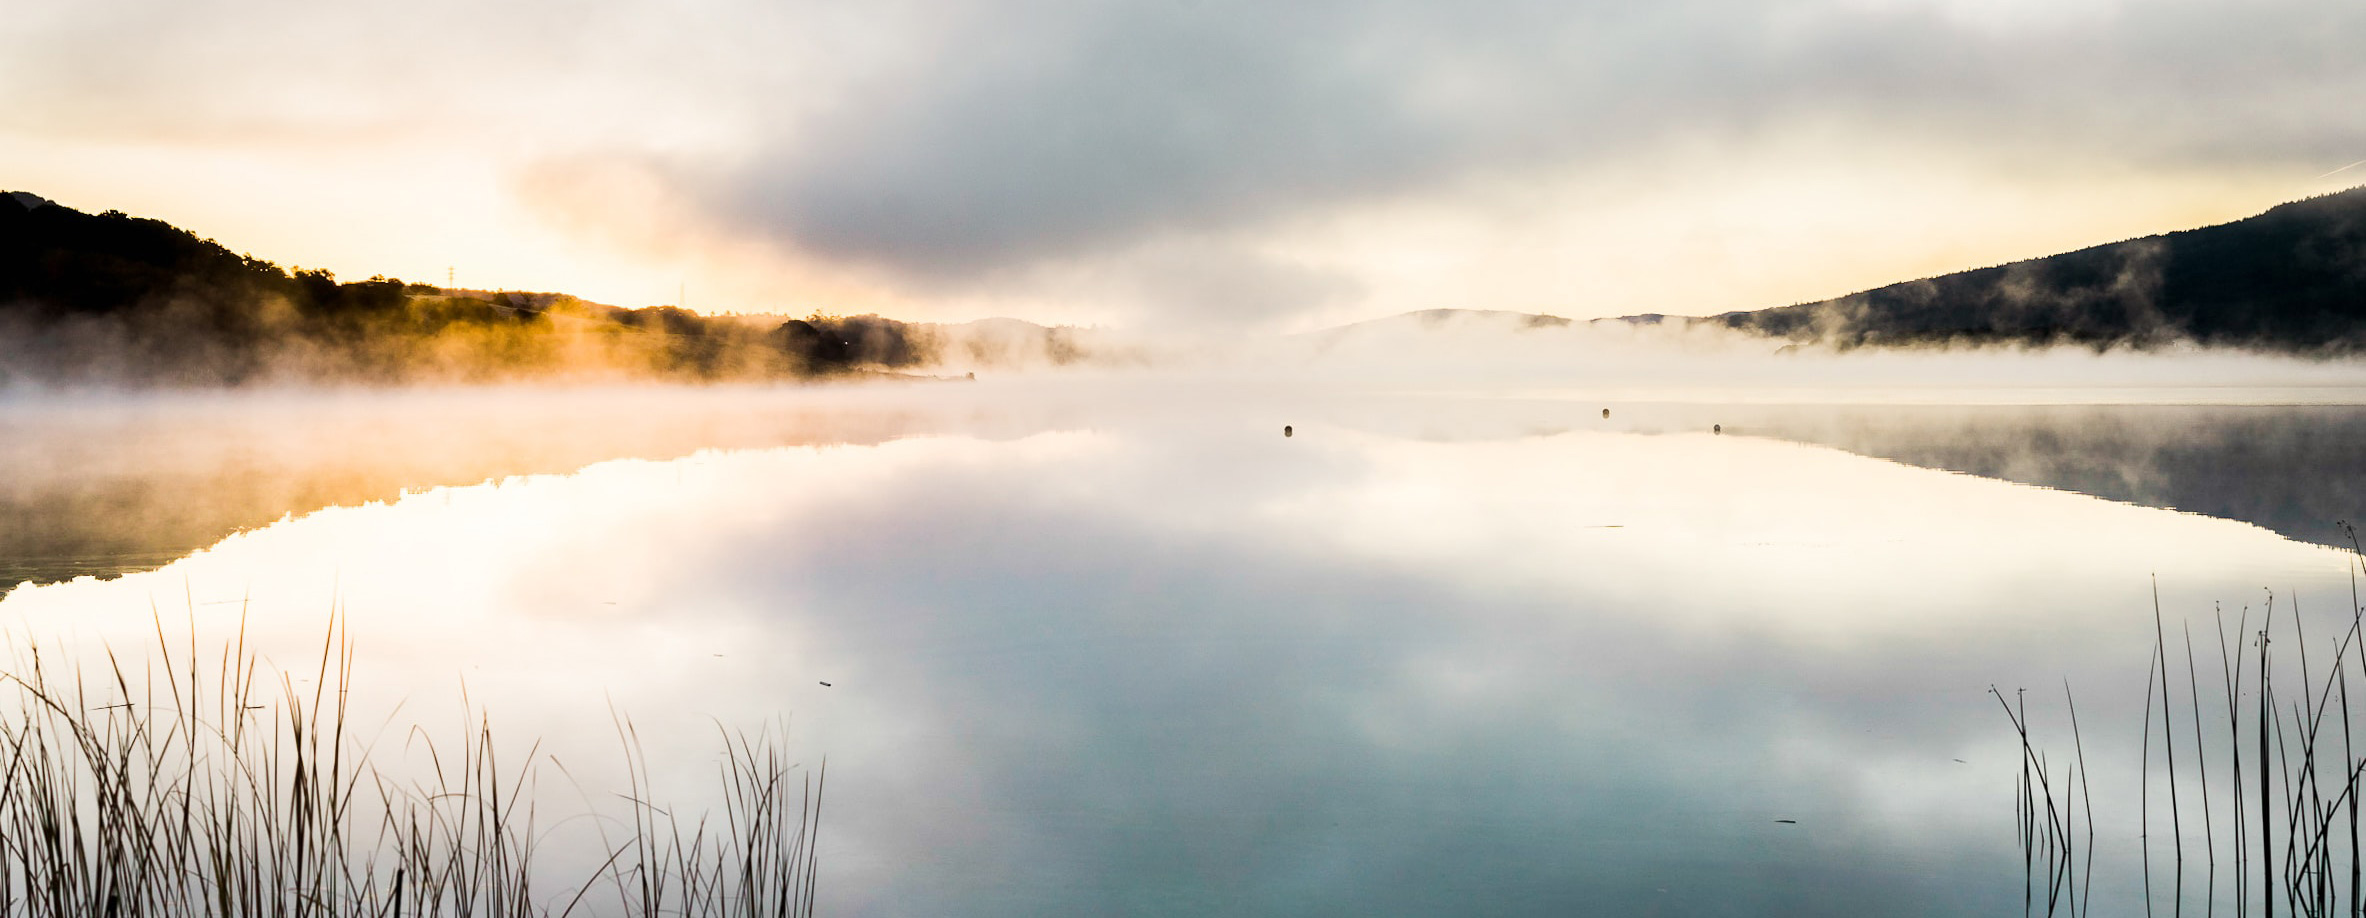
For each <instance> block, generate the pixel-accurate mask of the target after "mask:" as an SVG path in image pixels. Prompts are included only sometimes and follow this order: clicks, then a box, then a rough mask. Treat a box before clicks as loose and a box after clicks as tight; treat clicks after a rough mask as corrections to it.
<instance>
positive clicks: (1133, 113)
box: [709, 0, 2366, 279]
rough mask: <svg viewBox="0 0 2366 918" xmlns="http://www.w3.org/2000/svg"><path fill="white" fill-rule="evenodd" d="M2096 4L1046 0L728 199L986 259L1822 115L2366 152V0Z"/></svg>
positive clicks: (964, 268) (864, 108) (872, 250)
mask: <svg viewBox="0 0 2366 918" xmlns="http://www.w3.org/2000/svg"><path fill="white" fill-rule="evenodd" d="M2009 6H2011V5H2008V7H2009ZM2073 6H2074V7H2075V6H2076V5H2073ZM2075 13H2076V14H2075V15H2073V14H2059V15H2051V16H2049V15H2046V14H2044V12H2043V10H2042V8H2035V7H2025V8H2022V12H2021V13H2020V14H2018V15H2006V14H2003V13H1996V14H1986V15H1982V14H1979V13H1978V12H1977V11H1976V10H1971V9H1968V8H1967V9H1963V10H1958V9H1952V8H1949V7H1947V6H1943V5H1928V4H1911V5H1910V4H1888V5H1879V6H1875V5H1866V4H1832V3H1823V4H1791V5H1785V6H1779V7H1778V6H1775V5H1771V4H1762V3H1733V2H1721V0H1689V2H1676V3H1667V4H1653V5H1649V6H1646V7H1636V6H1633V5H1629V4H1607V3H1594V4H1577V5H1572V4H1564V3H1551V4H1545V3H1529V2H1521V0H1497V2H1489V3H1482V4H1478V5H1475V6H1469V5H1458V6H1457V7H1456V8H1455V9H1454V10H1452V11H1451V12H1449V11H1445V10H1443V9H1438V8H1433V7H1431V6H1426V5H1421V4H1411V3H1403V4H1395V3H1342V2H1333V3H1315V4H1293V5H1289V6H1288V7H1287V8H1277V7H1274V6H1272V5H1269V4H1253V3H1245V2H1244V3H1231V2H1226V0H1197V2H1184V0H1156V2H1150V0H1145V2H1132V3H1118V4H1082V5H1074V6H1071V5H1066V4H1058V3H1043V4H1027V5H1021V6H1019V7H1016V8H999V9H998V10H997V15H974V16H972V17H971V18H970V20H969V22H970V25H971V27H972V28H971V29H970V30H968V31H967V34H965V35H964V37H962V38H961V40H959V41H958V42H955V43H952V44H948V45H946V46H944V47H940V48H935V49H932V53H931V55H930V56H929V58H928V60H927V61H926V62H925V64H923V65H921V66H917V67H914V68H911V69H910V70H908V71H906V72H905V73H903V74H902V76H901V78H900V79H899V80H897V81H895V82H892V83H890V84H887V85H882V86H877V87H874V88H873V89H872V90H870V91H868V92H866V93H864V94H863V95H862V96H861V97H860V98H855V99H849V100H847V104H845V105H844V106H842V107H840V108H837V109H836V110H834V111H830V112H827V113H825V114H823V115H821V116H820V117H818V118H816V119H814V120H811V121H809V122H802V123H800V124H798V125H796V126H795V129H794V130H790V131H784V132H783V133H781V134H780V135H778V136H777V137H776V139H774V140H772V141H771V142H770V143H769V144H768V145H767V146H765V147H764V148H763V149H762V150H761V151H760V152H759V153H758V154H757V155H755V156H754V157H752V158H750V159H748V160H747V161H746V162H744V163H743V164H741V165H739V166H738V167H736V168H735V169H732V170H729V171H727V172H724V173H722V174H721V175H719V176H715V177H714V179H715V180H714V183H713V184H712V186H711V187H710V188H709V194H710V195H711V196H712V198H713V200H714V201H716V202H717V204H716V206H717V208H718V210H720V211H722V212H724V213H727V214H729V215H730V216H731V217H733V218H735V219H737V220H740V221H742V222H744V223H745V224H748V225H751V226H755V227H759V228H762V229H763V230H766V231H769V232H772V233H775V234H778V235H779V236H780V237H782V238H785V239H788V240H792V241H794V242H795V243H796V244H797V245H799V246H801V247H805V248H807V249H810V250H813V251H817V252H821V253H825V254H827V255H829V256H831V257H837V258H847V259H857V260H862V261H867V262H874V263H879V264H884V265H887V266H890V267H893V268H895V269H898V270H900V271H902V272H904V273H906V274H907V275H910V276H913V277H916V278H923V279H930V278H935V279H942V278H954V279H970V278H975V277H977V276H980V275H984V274H990V273H992V272H994V271H997V270H1004V269H1007V268H1009V267H1010V266H1012V265H1014V264H1024V263H1027V262H1030V261H1034V260H1040V259H1046V258H1070V257H1079V256H1084V255H1090V254H1094V253H1100V252H1106V251H1110V250H1116V249H1123V248H1125V247H1127V246H1130V245H1132V244H1134V243H1137V242H1139V241H1140V240H1142V239H1144V238H1147V237H1154V236H1157V235H1160V234H1164V233H1174V232H1184V233H1206V232H1212V231H1220V230H1239V229H1243V228H1254V227H1257V226H1259V225H1261V224H1264V223H1267V222H1270V221H1274V220H1278V219H1284V218H1288V217H1291V216H1293V215H1296V214H1300V213H1302V212H1304V211H1306V210H1308V209H1317V208H1323V207H1328V206H1334V205H1338V204H1340V203H1342V202H1351V201H1356V200H1360V199H1366V198H1371V197H1375V196H1386V195H1395V194H1404V193H1413V192H1418V191H1420V190H1422V189H1424V188H1426V187H1432V186H1435V185H1438V184H1440V183H1444V182H1449V181H1452V180H1454V179H1456V178H1458V177H1461V176H1465V175H1468V174H1471V173H1474V172H1488V171H1499V170H1519V169H1529V168H1543V167H1552V166H1558V165H1562V164H1565V163H1567V162H1570V161H1572V160H1584V159H1587V158H1593V157H1605V156H1610V155H1614V154H1621V153H1625V152H1628V151H1632V150H1635V149H1638V148H1647V147H1648V146H1649V145H1651V144H1653V143H1655V142H1661V141H1665V140H1667V139H1669V138H1672V137H1679V136H1688V135H1694V134H1700V133H1708V134H1713V135H1719V136H1724V137H1729V138H1736V139H1746V138H1748V137H1749V136H1750V135H1752V134H1754V133H1757V132H1763V131H1767V130H1770V129H1773V128H1776V127H1778V126H1781V125H1786V124H1797V123H1802V122H1836V123H1840V124H1844V125H1847V126H1848V127H1847V130H1851V131H1858V132H1867V133H1885V132H1888V133H1904V134H1911V135H1915V136H1922V137H1938V138H1953V139H1960V140H1965V141H1971V142H1978V143H1985V144H1996V143H2000V142H2002V143H2017V144H2034V145H2036V146H2037V147H2038V148H2040V149H2041V150H2043V149H2052V150H2078V151H2081V152H2088V151H2093V150H2098V149H2102V150H2112V151H2117V152H2118V153H2119V155H2122V156H2125V157H2129V158H2134V159H2146V158H2151V159H2178V158H2188V157H2217V158H2232V159H2237V160H2254V161H2256V160H2263V159H2265V160H2279V159H2289V158H2306V157H2312V156H2320V155H2324V154H2326V153H2329V152H2332V151H2336V150H2340V151H2350V150H2356V149H2360V148H2366V124H2361V123H2360V122H2359V121H2358V120H2357V119H2355V118H2349V117H2346V116H2342V115H2340V114H2338V113H2340V112H2345V111H2346V110H2347V104H2348V103H2346V102H2344V101H2343V100H2344V99H2353V100H2354V99H2355V98H2356V95H2355V94H2356V92H2357V91H2358V90H2359V89H2361V88H2366V63H2360V62H2359V61H2357V59H2356V58H2355V55H2351V54H2349V53H2348V52H2347V50H2346V42H2344V41H2343V40H2341V39H2339V38H2338V36H2341V35H2355V34H2358V33H2359V30H2360V29H2361V28H2366V9H2361V8H2357V7H2355V6H2354V5H2340V6H2336V5H2331V4H2324V3H2302V2H2281V3H2270V4H2265V5H2249V6H2243V7H2240V8H2237V7H2235V6H2232V5H2227V4H2220V3H2211V2H2198V0H2178V2H2162V3H2150V4H2129V5H2124V6H2114V7H2098V6H2093V5H2089V7H2088V8H2084V9H2079V10H2076V11H2075ZM2354 158H2355V157H2354V156H2348V157H2345V158H2343V159H2341V160H2340V161H2348V159H2354Z"/></svg>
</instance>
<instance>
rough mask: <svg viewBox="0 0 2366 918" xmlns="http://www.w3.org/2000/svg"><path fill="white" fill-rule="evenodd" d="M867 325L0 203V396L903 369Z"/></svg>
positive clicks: (873, 321) (911, 342)
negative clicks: (748, 312) (391, 269)
mask: <svg viewBox="0 0 2366 918" xmlns="http://www.w3.org/2000/svg"><path fill="white" fill-rule="evenodd" d="M925 350H926V347H925V346H924V342H920V341H917V340H915V326H911V325H908V324H906V323H902V322H897V321H894V320H890V319H882V318H879V317H877V316H852V317H829V316H820V315H816V316H812V317H809V318H806V319H789V320H786V321H783V320H782V319H780V318H777V317H775V318H773V319H771V320H770V321H769V322H765V323H755V322H751V321H747V320H742V319H737V318H733V317H709V316H701V315H698V314H696V313H691V312H688V311H685V310H681V309H677V308H674V307H671V306H653V307H648V308H644V309H619V308H615V307H611V306H603V305H599V304H595V303H588V302H584V301H582V300H579V299H576V298H574V297H569V296H564V295H557V294H524V293H485V292H481V291H445V290H441V289H439V288H436V287H432V286H428V285H424V284H406V283H404V282H402V281H401V280H396V279H391V278H385V277H373V278H371V279H369V280H366V281H357V282H353V283H339V282H338V281H337V279H336V278H335V277H334V276H332V275H331V274H329V272H327V271H317V270H315V271H305V270H298V271H295V272H292V273H291V272H289V271H287V270H284V269H282V268H280V267H279V266H278V265H276V264H273V263H271V262H269V261H265V260H263V259H260V258H256V257H254V256H251V255H242V254H238V253H235V252H232V251H230V250H229V249H227V248H224V247H223V246H221V245H219V244H217V243H215V242H214V241H212V240H210V239H203V238H199V237H198V236H197V235H195V234H193V233H190V232H188V231H186V230H183V229H180V228H178V227H175V226H173V225H171V224H168V223H165V222H163V221H160V220H150V219H142V218H138V217H131V216H126V215H124V214H122V213H118V212H115V211H108V212H106V213H103V214H97V215H92V214H86V213H83V212H81V211H77V210H74V209H72V208H69V207H65V206H62V205H59V204H55V203H52V202H50V201H47V200H44V199H42V198H40V197H39V196H36V195H33V194H31V193H28V192H21V191H19V192H5V193H0V387H5V386H6V385H9V384H11V383H32V384H64V385H90V384H100V385H107V384H130V385H239V384H245V383H253V382H267V381H322V380H333V381H352V382H372V383H381V382H462V381H483V380H495V379H554V378H556V379H570V378H572V379H614V378H673V379H700V380H717V379H764V378H799V377H809V376H817V375H835V374H844V373H850V372H863V371H872V370H880V369H893V368H898V367H905V366H911V365H916V364H918V363H919V362H921V361H922V360H923V359H924V358H925V357H926V354H925V353H924V351H925Z"/></svg>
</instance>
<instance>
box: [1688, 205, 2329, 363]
mask: <svg viewBox="0 0 2366 918" xmlns="http://www.w3.org/2000/svg"><path fill="white" fill-rule="evenodd" d="M1697 321H1706V322H1713V323H1717V324H1722V325H1725V326H1727V327H1730V328H1736V329H1741V330H1745V331H1752V332H1757V333H1760V334H1765V335H1772V336H1777V337H1785V338H1791V339H1795V340H1800V341H1819V342H1823V343H1827V344H1831V345H1834V346H1838V347H1844V348H1847V347H1866V346H1885V345H1888V346H1899V345H1921V344H1942V343H1955V342H1963V343H1987V342H1995V343H2020V344H2081V345H2088V346H2093V347H2097V348H2107V347H2114V346H2133V347H2147V346H2154V345H2160V344H2166V343H2169V342H2173V341H2192V342H2196V343H2200V344H2205V345H2213V346H2223V347H2242V348H2255V349H2261V350H2271V351H2278V352H2287V353H2316V354H2349V353H2357V352H2359V351H2361V350H2366V187H2359V188H2353V189H2350V190H2348V191H2343V192H2338V193H2334V194H2328V195H2322V196H2319V197H2314V198H2308V199H2306V200H2301V201H2295V202H2292V203H2289V204H2282V205H2278V206H2276V207H2273V208H2270V209H2269V210H2267V211H2266V212H2265V213H2262V214H2259V215H2258V216H2254V217H2249V218H2246V219H2242V220H2236V221H2234V222H2231V223H2222V224H2219V225H2216V226H2207V227H2202V228H2200V229H2191V230H2185V231H2182V232H2173V233H2163V234H2159V235H2153V236H2145V237H2142V238H2138V239H2130V240H2127V241H2124V242H2115V243H2110V244H2108V245H2099V246H2093V247H2090V248H2085V249H2080V250H2078V251H2075V252H2067V253H2064V254H2060V255H2054V256H2050V257H2045V258H2033V259H2028V260H2024V261H2016V262H2012V263H2010V264H2004V265H1998V266H1995V267H1989V268H1980V269H1976V270H1971V271H1959V272H1956V273H1953V274H1947V275H1942V276H1939V277H1931V278H1924V279H1921V280H1913V281H1906V282H1903V283H1897V284H1891V285H1888V286H1885V287H1878V288H1875V289H1872V290H1866V291H1863V292H1860V293H1853V294H1849V295H1847V296H1843V297H1838V298H1835V299H1830V300H1824V301H1822V302H1816V303H1802V304H1799V305H1794V306H1783V307H1777V308H1774V309H1760V310H1754V311H1746V312H1729V313H1725V314H1723V315H1718V316H1710V317H1707V318H1705V319H1702V320H1697Z"/></svg>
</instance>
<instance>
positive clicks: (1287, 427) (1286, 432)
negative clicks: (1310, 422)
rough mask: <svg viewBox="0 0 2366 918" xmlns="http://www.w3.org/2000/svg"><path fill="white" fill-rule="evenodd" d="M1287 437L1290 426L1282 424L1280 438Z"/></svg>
mask: <svg viewBox="0 0 2366 918" xmlns="http://www.w3.org/2000/svg"><path fill="white" fill-rule="evenodd" d="M1289 435H1290V425H1288V424H1284V425H1282V436H1285V437H1287V436H1289Z"/></svg>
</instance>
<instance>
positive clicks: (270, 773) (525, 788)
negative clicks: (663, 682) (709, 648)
mask: <svg viewBox="0 0 2366 918" xmlns="http://www.w3.org/2000/svg"><path fill="white" fill-rule="evenodd" d="M352 663H353V652H352V645H351V643H350V641H349V640H348V639H347V636H346V634H345V631H344V626H343V621H342V618H341V617H340V616H338V615H335V614H332V616H331V623H330V626H329V628H328V629H327V633H326V634H325V635H324V638H323V641H322V644H321V648H320V657H319V660H318V662H317V664H316V665H315V666H313V667H311V671H310V672H309V673H305V674H303V675H308V676H309V677H310V678H309V680H305V679H300V678H298V674H295V673H286V672H280V673H270V674H267V673H266V672H265V670H264V668H263V667H262V666H261V665H260V664H259V662H258V660H257V657H256V656H255V655H254V654H253V653H252V652H250V650H249V649H248V647H247V644H246V632H245V628H244V626H243V624H242V626H241V627H240V629H239V631H238V634H237V636H236V637H235V638H234V639H232V640H230V641H228V642H227V643H226V646H224V647H223V649H222V650H221V652H220V653H219V655H218V656H211V657H209V656H201V654H200V653H199V650H198V645H197V639H196V636H195V630H194V628H192V629H191V633H190V636H189V637H188V640H187V641H186V643H185V644H184V645H182V646H179V647H176V646H174V642H173V640H172V639H171V638H170V637H168V636H167V634H166V632H165V629H164V626H163V624H162V621H161V618H160V619H159V621H158V625H157V628H156V641H155V644H154V645H153V646H152V647H150V648H148V649H147V651H146V652H145V653H143V654H142V655H141V657H139V658H133V659H126V658H124V657H120V656H118V655H117V654H116V650H115V649H114V648H108V650H107V654H106V657H105V666H104V667H103V671H101V672H97V673H92V672H88V671H85V670H83V669H80V668H77V669H75V670H74V671H72V672H70V673H59V672H57V671H55V670H54V669H53V668H52V666H51V664H49V663H48V661H47V660H46V659H45V656H44V654H43V652H42V649H41V648H40V647H39V646H38V645H37V644H34V643H32V642H26V643H24V644H23V645H22V646H21V647H20V649H19V651H18V656H17V660H16V663H15V665H14V666H13V667H10V668H9V669H7V670H6V671H5V672H0V916H5V918H18V916H24V918H50V916H56V918H69V916H70V918H183V916H189V918H196V916H206V918H346V916H353V918H568V916H573V915H587V916H588V915H626V916H644V918H655V916H658V915H667V916H715V918H798V916H808V915H811V914H812V913H813V909H814V893H815V886H814V874H815V867H816V865H817V856H816V852H815V842H816V840H817V839H818V837H819V834H820V813H821V796H822V787H823V775H821V774H809V773H807V772H805V771H803V770H802V769H801V767H800V766H798V765H796V764H794V763H789V762H786V761H785V760H784V758H783V755H782V752H781V749H780V745H781V743H782V742H783V741H784V739H785V738H784V737H783V736H781V735H778V734H776V733H775V732H773V731H770V730H767V731H762V732H759V733H754V734H750V733H744V732H742V733H730V732H725V733H724V735H723V742H724V746H725V749H724V752H725V755H724V757H723V764H722V766H721V767H720V772H719V775H718V779H719V781H720V782H721V788H720V789H721V791H722V794H721V796H722V801H723V802H722V805H721V808H720V812H718V813H715V814H712V815H709V816H701V817H698V818H696V819H695V820H682V819H676V818H675V817H673V816H671V815H666V814H664V812H663V811H660V810H658V809H656V808H655V807H653V806H650V805H648V804H646V803H642V802H640V801H646V800H647V799H648V794H649V791H650V788H649V786H648V785H649V780H648V774H649V769H648V763H647V759H646V757H645V755H644V754H643V752H642V751H641V749H640V747H639V745H638V738H637V737H638V734H637V731H635V730H634V729H633V727H632V724H631V722H630V721H629V720H627V719H624V718H622V717H616V718H615V720H616V723H617V726H618V732H619V736H620V738H621V739H622V740H623V741H624V743H625V757H626V759H627V764H628V766H629V767H628V769H627V770H628V772H629V774H630V781H631V787H630V791H631V793H630V794H629V796H630V797H631V798H632V799H634V800H635V805H634V809H633V815H632V817H631V818H630V819H628V820H610V821H603V820H602V819H601V818H599V817H598V816H596V815H594V814H583V815H579V816H573V817H571V818H570V819H569V820H565V821H568V822H572V821H573V819H576V818H588V819H590V820H591V821H592V822H593V824H594V825H597V826H599V829H598V832H597V837H598V838H599V839H600V840H601V841H602V844H603V848H602V850H603V851H605V852H606V859H605V861H604V862H602V863H600V864H599V866H598V867H597V868H595V869H593V870H592V871H591V872H590V873H589V874H588V875H586V876H583V877H581V878H580V881H579V882H574V883H560V884H558V885H556V886H553V887H551V888H544V887H543V886H542V885H541V884H543V883H545V882H546V881H547V880H548V878H547V876H545V873H546V872H545V871H539V870H537V869H536V864H535V857H534V855H535V849H536V846H537V843H538V842H539V841H540V840H541V839H543V838H544V837H545V835H546V833H547V832H548V829H547V828H546V827H545V826H544V824H543V822H542V814H540V813H538V812H537V809H536V804H535V800H536V794H535V782H536V775H537V774H538V773H539V772H538V769H537V767H536V765H535V762H536V761H537V759H538V753H539V745H538V744H537V745H536V746H534V747H532V748H530V749H529V750H528V751H527V752H526V754H525V755H524V756H523V757H522V759H523V761H522V762H520V763H516V764H513V763H511V762H509V761H505V760H504V758H503V757H502V756H501V755H499V754H498V750H499V748H500V746H499V745H498V744H496V743H495V742H494V739H495V735H494V730H493V727H492V725H491V720H490V718H489V717H487V716H485V715H484V714H483V712H482V711H479V710H475V709H471V714H470V719H471V721H472V722H473V724H474V726H473V727H472V728H470V729H468V730H464V731H461V732H460V733H459V734H458V735H457V736H456V737H448V738H442V739H439V738H437V737H434V736H431V735H429V733H428V731H426V730H424V729H422V728H417V727H413V728H411V729H410V730H409V731H407V732H406V736H405V740H406V744H407V745H408V746H409V747H410V748H411V749H413V750H415V751H416V753H417V754H418V755H419V756H420V757H423V758H424V759H425V760H426V762H427V763H428V767H426V768H425V769H423V770H415V771H417V772H419V773H410V772H406V773H404V774H399V775H398V774H395V773H391V772H388V771H382V770H380V769H378V768H376V767H374V766H373V765H372V764H371V762H370V755H371V752H372V748H373V741H372V740H371V739H369V738H364V737H360V736H358V735H356V733H355V732H354V731H352V730H351V729H349V722H348V718H349V716H350V713H351V711H350V709H349V708H348V706H347V698H348V694H349V692H350V691H351V690H352V689H353V684H352V681H351V677H352ZM307 681H308V682H309V687H306V686H305V685H304V683H305V682H307ZM12 690H13V691H12ZM12 696H13V697H12ZM521 766H522V767H521ZM824 771H826V765H825V766H824ZM611 822H621V823H622V824H621V825H612V824H611Z"/></svg>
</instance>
